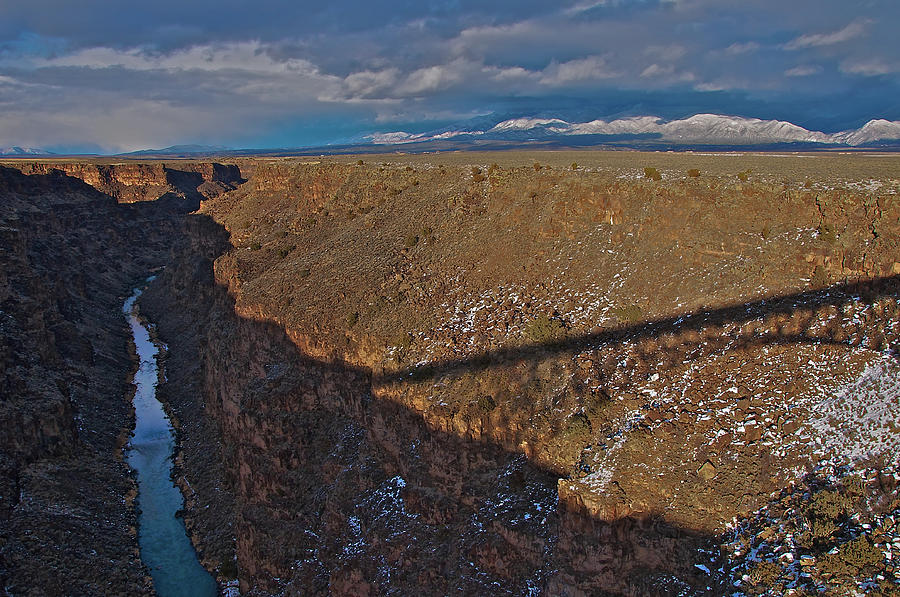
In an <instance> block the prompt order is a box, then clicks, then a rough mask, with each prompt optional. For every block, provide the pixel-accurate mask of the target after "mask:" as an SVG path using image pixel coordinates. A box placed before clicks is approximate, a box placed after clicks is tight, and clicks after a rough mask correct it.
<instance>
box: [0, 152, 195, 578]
mask: <svg viewBox="0 0 900 597" xmlns="http://www.w3.org/2000/svg"><path fill="white" fill-rule="evenodd" d="M177 228H178V222H177V220H176V219H174V218H173V214H172V212H171V211H169V210H167V209H164V208H163V207H162V206H160V205H156V204H150V203H146V204H141V205H133V206H128V205H119V204H117V203H116V200H115V199H114V198H112V197H110V196H108V195H105V194H103V193H101V192H99V191H97V190H96V189H94V188H93V187H91V186H88V185H87V184H85V183H83V182H82V181H80V180H78V179H76V178H72V177H68V176H66V175H64V174H62V173H61V172H53V173H50V174H46V175H31V176H26V175H23V174H22V173H20V172H19V171H18V170H13V169H9V168H2V167H0V263H2V266H0V330H2V333H0V364H2V368H0V582H2V583H3V586H4V587H5V588H6V590H8V591H10V592H11V594H16V595H18V594H22V595H54V594H56V595H62V594H76V593H77V594H84V595H100V594H108V593H110V592H112V593H127V594H149V593H151V592H152V589H151V587H150V584H149V582H148V580H147V579H146V578H145V573H144V569H143V567H142V565H141V562H140V558H139V556H138V552H137V541H136V538H135V524H136V518H135V515H134V511H133V509H132V506H131V501H132V500H133V498H134V494H135V489H134V484H133V483H132V481H131V479H130V478H129V475H128V468H127V466H126V465H125V463H124V462H123V461H122V458H121V446H122V444H123V442H124V441H125V438H126V437H127V430H128V425H129V420H130V419H131V416H132V415H131V407H130V403H129V400H128V388H129V386H128V383H127V380H128V375H129V372H130V371H131V369H132V367H133V365H132V362H131V359H130V358H129V350H128V334H127V331H126V330H125V328H124V320H123V319H122V316H121V312H120V309H121V301H122V297H123V296H124V295H125V293H126V292H127V291H128V290H129V287H130V285H131V284H135V283H137V282H138V281H140V280H141V278H142V277H144V276H146V275H147V274H148V272H150V271H151V270H152V269H154V268H157V267H159V266H161V265H163V264H164V263H165V261H166V258H167V257H168V254H169V251H168V246H169V245H170V244H171V242H172V238H173V237H174V236H175V231H176V229H177Z"/></svg>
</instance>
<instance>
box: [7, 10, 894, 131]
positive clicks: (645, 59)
mask: <svg viewBox="0 0 900 597" xmlns="http://www.w3.org/2000/svg"><path fill="white" fill-rule="evenodd" d="M105 4H106V3H104V2H102V1H101V0H84V2H80V3H71V2H67V1H65V0H29V2H27V3H26V2H17V3H12V5H11V6H10V7H9V8H6V7H5V8H4V10H3V12H4V18H3V19H2V20H0V120H2V123H3V125H2V127H3V128H0V136H2V137H3V138H4V141H3V142H2V143H0V145H10V144H28V145H38V146H41V145H48V144H58V143H57V141H58V140H59V139H65V140H66V142H67V143H68V142H73V143H74V142H75V141H74V140H75V139H77V138H78V137H79V136H83V137H84V139H86V142H90V143H94V144H100V145H103V146H109V147H115V148H118V147H122V148H125V147H129V148H130V147H133V146H138V147H140V146H145V147H146V146H149V145H156V146H164V145H173V144H177V143H182V142H195V141H197V142H210V143H213V144H223V145H236V144H245V145H246V144H248V143H250V144H252V145H255V146H262V145H266V144H271V143H279V144H293V145H303V144H307V143H311V142H315V141H316V140H319V139H327V138H328V137H327V136H328V135H331V134H334V133H332V131H331V130H330V129H335V130H336V129H337V128H341V127H343V128H341V130H342V131H343V130H344V129H346V130H347V131H350V132H348V133H346V135H347V136H355V137H356V138H361V137H362V136H363V135H364V134H367V133H372V132H374V131H375V126H376V125H375V123H377V122H391V123H392V127H393V123H396V129H397V130H407V131H411V134H415V132H416V131H422V130H428V129H429V128H434V127H433V126H430V125H427V124H425V121H428V120H431V121H440V124H439V125H438V126H439V127H444V126H449V125H450V124H452V121H453V120H454V119H456V118H474V117H475V116H474V115H483V114H486V113H490V112H492V111H496V112H497V113H498V114H503V115H506V114H509V113H515V115H516V116H525V115H529V114H528V113H529V112H531V114H530V115H535V114H538V115H547V116H555V115H556V114H555V113H556V112H557V111H563V110H566V109H571V110H572V111H573V112H577V113H579V114H580V115H583V116H588V117H590V118H604V117H607V116H610V115H618V114H623V113H630V112H635V113H636V111H640V112H641V113H664V112H665V110H669V113H668V114H669V115H670V116H676V117H680V116H684V115H685V113H686V112H689V111H691V110H693V109H694V108H695V107H698V109H702V110H704V111H715V112H721V113H727V112H732V111H734V110H735V109H736V108H735V106H747V105H751V104H752V105H754V106H772V105H780V106H788V107H787V108H783V111H782V112H781V113H780V114H779V117H780V118H783V119H789V120H798V121H803V119H804V117H802V116H801V117H800V118H798V117H797V116H796V114H801V115H802V114H806V115H812V116H808V118H815V117H816V116H815V114H816V113H817V112H816V110H819V113H822V112H828V113H829V115H830V114H835V116H833V118H835V119H844V121H847V120H849V121H856V120H859V119H862V118H868V117H871V112H872V109H871V108H870V107H871V106H880V107H881V108H879V109H878V110H875V111H876V112H878V114H880V115H883V116H890V117H891V118H894V119H898V118H900V113H897V110H900V108H898V107H897V103H896V100H895V99H893V98H896V97H897V91H898V87H900V82H898V80H897V77H896V76H886V75H893V74H895V73H897V72H898V70H900V64H898V62H897V56H898V55H900V47H898V43H900V37H898V36H896V34H895V33H894V31H893V29H894V27H893V24H894V23H896V22H898V19H900V3H898V2H897V1H896V0H867V2H866V3H847V2H845V3H838V2H831V3H823V2H821V0H795V1H794V2H789V3H786V2H783V1H776V0H754V1H753V2H746V0H678V1H677V2H676V1H671V0H603V1H601V0H564V1H563V2H560V3H547V2H545V1H542V0H496V1H494V2H489V3H479V2H474V0H440V1H435V2H422V3H410V2H408V0H385V2H384V3H379V4H378V5H373V4H371V3H363V2H362V1H361V0H333V1H332V2H330V3H326V4H321V3H320V4H317V5H314V6H313V5H309V4H308V3H295V4H285V3H283V2H281V1H279V0H256V4H255V6H256V7H257V8H258V10H257V11H228V10H221V9H220V7H219V9H216V8H215V7H217V6H219V5H220V3H217V2H214V0H192V1H191V2H187V3H185V2H184V0H156V1H154V2H149V3H142V4H141V5H140V6H135V7H134V10H133V11H110V10H108V7H107V6H105ZM275 7H278V15H279V18H278V19H272V18H271V17H270V16H269V15H270V14H271V13H272V12H273V11H274V10H276V8H275ZM257 13H258V14H257ZM183 23H191V25H189V26H185V25H183ZM811 23H815V25H811ZM836 24H837V25H836ZM804 32H806V33H804ZM785 40H788V41H787V43H786V44H785V43H784V42H785ZM839 44H842V45H839ZM786 49H790V50H795V51H802V52H803V53H802V54H801V55H800V56H798V53H795V52H788V51H785V50H786ZM798 58H802V60H801V59H798ZM812 75H815V77H812ZM862 76H865V77H869V78H868V80H866V85H865V86H861V85H859V83H860V77H862ZM803 77H809V79H807V80H808V81H810V82H813V81H814V82H815V84H816V86H815V87H813V86H812V85H802V83H803ZM709 91H719V92H723V93H717V94H711V93H708V92H709ZM725 91H727V93H724V92H725ZM802 94H807V95H802ZM842 94H843V95H842ZM825 97H828V98H831V97H842V98H844V99H845V100H846V101H843V102H835V101H831V100H830V99H829V100H824V99H822V98H825ZM146 102H150V103H146ZM753 102H756V103H753ZM824 103H828V104H829V106H839V107H837V108H834V110H831V108H829V110H823V109H821V108H818V107H817V106H822V105H823V104H824ZM700 106H702V108H699V107H700ZM879 110H880V111H879ZM673 112H674V113H673ZM11 114H15V115H16V118H17V119H19V120H18V121H14V120H13V119H11V117H10V115H11ZM663 115H665V114H663ZM744 115H747V116H759V117H763V118H769V117H772V114H770V113H769V112H767V111H766V109H763V108H760V111H759V112H753V113H745V114H744ZM128 117H134V118H140V119H142V123H143V122H147V123H149V124H147V126H139V124H140V123H139V124H135V125H131V124H129V123H128ZM831 117H832V116H829V118H831ZM151 120H152V122H151ZM807 122H808V121H807ZM335 123H337V125H335ZM93 125H96V126H93ZM298 131H299V132H298ZM309 131H313V132H314V133H315V134H314V135H313V133H310V132H309ZM354 131H355V132H354ZM341 134H344V133H341ZM292 135H293V136H292ZM305 135H310V136H305ZM316 135H318V136H316ZM15 136H21V137H22V138H21V139H16V138H13V137H15ZM141 138H145V139H146V142H142V141H141ZM254 139H255V141H254ZM248 140H249V141H248ZM59 142H61V141H59Z"/></svg>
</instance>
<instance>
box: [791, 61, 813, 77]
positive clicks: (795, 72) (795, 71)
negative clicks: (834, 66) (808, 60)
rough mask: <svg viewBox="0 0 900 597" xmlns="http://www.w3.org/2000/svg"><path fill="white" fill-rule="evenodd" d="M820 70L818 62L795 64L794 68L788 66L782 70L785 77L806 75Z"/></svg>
mask: <svg viewBox="0 0 900 597" xmlns="http://www.w3.org/2000/svg"><path fill="white" fill-rule="evenodd" d="M820 72H822V67H821V66H819V65H818V64H815V65H811V66H810V65H801V66H795V67H794V68H789V69H788V70H786V71H784V75H785V76H786V77H808V76H810V75H816V74H818V73H820Z"/></svg>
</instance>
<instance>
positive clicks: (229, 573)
mask: <svg viewBox="0 0 900 597" xmlns="http://www.w3.org/2000/svg"><path fill="white" fill-rule="evenodd" d="M219 574H221V575H222V576H223V577H224V578H226V579H228V580H234V579H236V578H237V577H238V566H237V562H235V561H234V560H226V561H224V562H222V563H221V564H220V565H219Z"/></svg>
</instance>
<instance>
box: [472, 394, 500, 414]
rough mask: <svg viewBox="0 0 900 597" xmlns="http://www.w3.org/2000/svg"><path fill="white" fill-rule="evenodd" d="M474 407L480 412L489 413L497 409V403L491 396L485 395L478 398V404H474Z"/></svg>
mask: <svg viewBox="0 0 900 597" xmlns="http://www.w3.org/2000/svg"><path fill="white" fill-rule="evenodd" d="M476 406H478V410H480V411H481V412H486V413H487V412H491V411H492V410H494V409H495V408H497V402H496V401H495V400H494V397H493V396H488V395H487V394H485V395H484V396H481V397H479V398H478V402H476Z"/></svg>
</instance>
